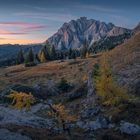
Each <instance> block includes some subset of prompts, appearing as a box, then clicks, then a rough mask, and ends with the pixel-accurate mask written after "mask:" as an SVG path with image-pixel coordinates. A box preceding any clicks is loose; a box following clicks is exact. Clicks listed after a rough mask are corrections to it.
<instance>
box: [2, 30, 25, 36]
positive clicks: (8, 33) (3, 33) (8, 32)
mask: <svg viewBox="0 0 140 140" xmlns="http://www.w3.org/2000/svg"><path fill="white" fill-rule="evenodd" d="M0 34H1V35H24V34H27V33H26V32H12V31H10V30H1V29H0Z"/></svg>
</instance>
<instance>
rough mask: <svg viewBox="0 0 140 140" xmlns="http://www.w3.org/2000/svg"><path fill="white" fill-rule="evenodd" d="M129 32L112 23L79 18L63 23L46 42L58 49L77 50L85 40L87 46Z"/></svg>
mask: <svg viewBox="0 0 140 140" xmlns="http://www.w3.org/2000/svg"><path fill="white" fill-rule="evenodd" d="M130 32H131V31H130V30H128V29H125V28H121V27H117V26H115V25H114V24H112V23H109V24H106V23H105V22H100V21H97V20H94V19H87V18H86V17H81V18H80V19H77V20H72V21H70V22H69V23H64V24H63V26H62V27H61V28H60V29H59V30H58V32H57V33H56V34H54V35H53V36H52V37H50V38H49V39H48V42H49V43H50V44H52V45H54V46H55V47H57V48H58V49H68V48H79V47H81V45H82V44H83V42H84V41H85V40H87V41H88V43H89V45H92V44H93V43H94V42H95V41H99V40H100V39H102V38H104V37H107V36H108V37H110V36H118V35H123V34H125V33H130Z"/></svg>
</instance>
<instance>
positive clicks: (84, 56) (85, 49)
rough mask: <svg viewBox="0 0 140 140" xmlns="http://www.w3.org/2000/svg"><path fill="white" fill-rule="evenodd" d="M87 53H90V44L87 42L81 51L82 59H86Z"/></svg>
mask: <svg viewBox="0 0 140 140" xmlns="http://www.w3.org/2000/svg"><path fill="white" fill-rule="evenodd" d="M87 52H88V44H87V41H86V40H85V42H84V44H83V47H82V49H81V58H86V54H87Z"/></svg>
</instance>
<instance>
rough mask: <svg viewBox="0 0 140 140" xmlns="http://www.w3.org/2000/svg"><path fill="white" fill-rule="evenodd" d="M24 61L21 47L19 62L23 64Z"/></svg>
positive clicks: (18, 56)
mask: <svg viewBox="0 0 140 140" xmlns="http://www.w3.org/2000/svg"><path fill="white" fill-rule="evenodd" d="M23 62H24V55H23V51H22V49H20V51H19V52H18V55H17V64H22V63H23Z"/></svg>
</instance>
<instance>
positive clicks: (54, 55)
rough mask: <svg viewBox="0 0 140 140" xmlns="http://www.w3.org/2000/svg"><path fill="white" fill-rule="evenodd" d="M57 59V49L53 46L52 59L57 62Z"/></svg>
mask: <svg viewBox="0 0 140 140" xmlns="http://www.w3.org/2000/svg"><path fill="white" fill-rule="evenodd" d="M56 58H57V54H56V50H55V47H54V46H52V48H51V59H52V60H56Z"/></svg>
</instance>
